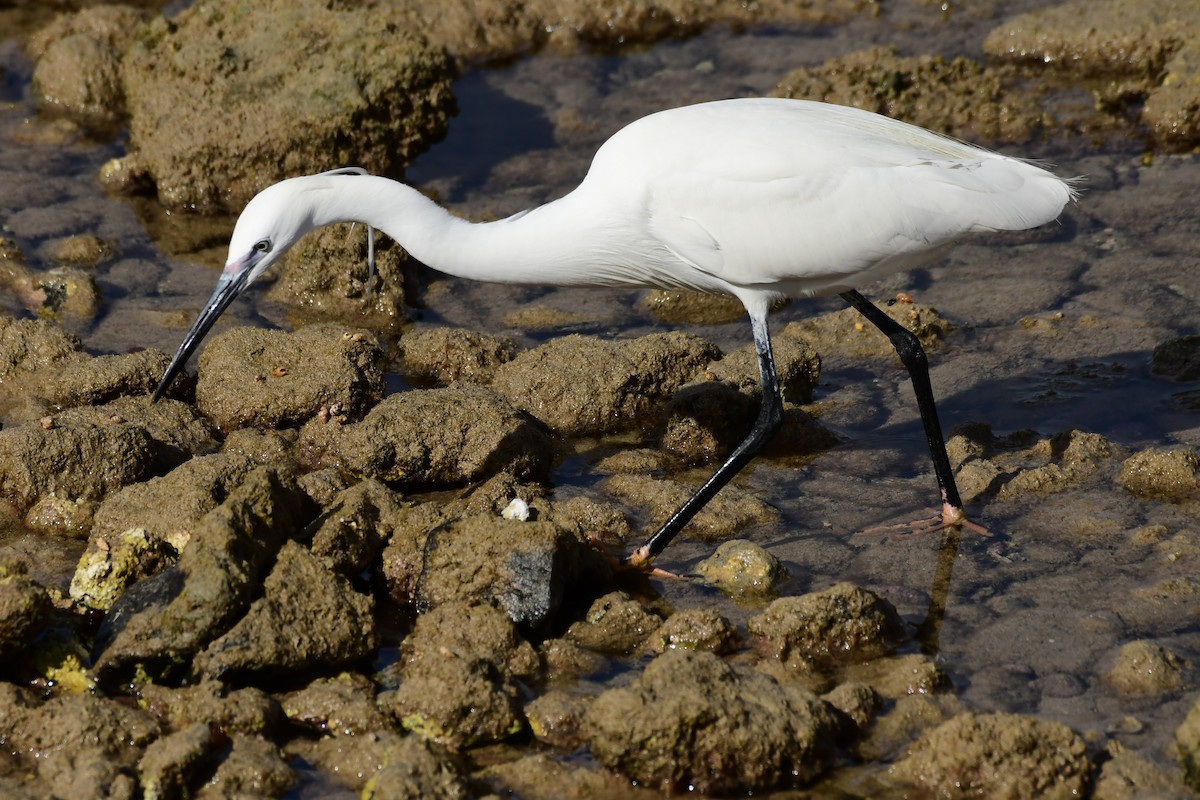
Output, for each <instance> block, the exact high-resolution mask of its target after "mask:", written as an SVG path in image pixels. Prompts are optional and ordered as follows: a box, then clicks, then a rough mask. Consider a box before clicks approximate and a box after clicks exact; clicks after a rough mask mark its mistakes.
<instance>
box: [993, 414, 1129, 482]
mask: <svg viewBox="0 0 1200 800" xmlns="http://www.w3.org/2000/svg"><path fill="white" fill-rule="evenodd" d="M1121 454H1122V453H1121V450H1120V448H1118V447H1117V446H1116V445H1114V444H1112V443H1111V442H1109V441H1108V440H1107V439H1105V438H1104V437H1103V436H1101V435H1099V434H1096V433H1087V432H1085V431H1080V430H1069V431H1065V432H1063V433H1059V434H1056V435H1054V436H1051V437H1048V438H1042V439H1039V440H1038V441H1037V442H1035V443H1034V445H1033V446H1032V447H1030V448H1028V449H1025V450H1020V451H1018V452H1016V453H1013V454H1011V456H1010V457H1009V459H1008V462H1009V463H1010V464H1029V463H1033V464H1039V466H1033V467H1027V468H1016V469H1015V470H1012V471H1009V470H1006V473H1007V474H1006V477H1005V479H1004V480H1003V485H1002V487H1001V489H1000V491H999V493H998V496H999V497H1019V496H1022V495H1024V494H1026V493H1031V492H1032V493H1036V494H1047V493H1050V492H1058V491H1062V490H1064V489H1068V488H1070V487H1072V486H1078V485H1080V484H1081V483H1082V482H1084V481H1085V480H1087V479H1088V478H1090V477H1091V476H1092V475H1094V474H1096V473H1098V472H1099V471H1100V470H1101V469H1103V468H1105V467H1106V466H1108V465H1110V464H1115V459H1116V458H1118V457H1120V455H1121ZM1002 461H1003V460H1002ZM1010 470H1011V468H1010Z"/></svg>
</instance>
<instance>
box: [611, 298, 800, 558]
mask: <svg viewBox="0 0 1200 800" xmlns="http://www.w3.org/2000/svg"><path fill="white" fill-rule="evenodd" d="M750 326H751V330H752V331H753V333H754V349H755V350H756V351H757V352H758V369H759V373H760V375H761V378H762V407H761V408H760V409H759V412H758V419H757V420H756V421H755V423H754V427H753V428H752V429H751V431H750V433H749V435H748V436H746V438H745V440H744V441H743V442H742V443H741V444H740V445H738V446H737V449H736V450H734V451H733V453H732V454H731V455H730V456H729V458H727V459H726V460H725V463H724V464H722V465H721V466H720V468H719V469H718V470H717V471H716V472H715V473H713V476H712V477H711V478H709V479H708V480H707V481H705V483H704V485H703V486H701V487H700V488H699V489H697V490H696V493H695V494H693V495H692V496H691V497H689V498H688V500H687V502H686V503H684V504H683V506H682V507H681V508H680V509H679V510H678V511H676V512H675V513H674V514H672V515H671V518H670V519H668V520H667V521H666V522H665V523H663V526H662V527H661V528H659V529H658V531H657V532H656V533H655V534H654V535H653V536H651V537H650V539H649V540H647V542H646V543H645V544H644V545H642V546H641V547H639V548H638V549H637V550H635V551H634V552H633V555H631V556H630V557H629V563H630V564H632V565H634V566H644V565H646V564H648V563H649V562H650V561H651V560H653V559H654V557H655V556H657V555H658V554H659V553H661V552H662V551H663V549H664V548H666V546H667V545H668V544H670V543H671V540H672V539H674V538H675V536H676V535H678V533H679V531H680V530H681V529H682V528H683V526H684V525H686V524H687V523H688V522H689V521H690V520H691V518H692V517H694V516H696V512H698V511H699V510H700V509H701V508H703V507H704V504H705V503H707V502H708V501H709V500H711V499H712V498H713V495H715V494H716V493H717V492H719V491H720V490H721V487H723V486H724V485H725V484H727V483H729V481H730V479H732V478H733V476H734V475H736V474H737V473H738V471H739V470H741V468H742V467H744V466H746V464H747V463H748V462H749V461H750V459H752V458H754V456H755V454H756V453H758V451H759V450H761V449H762V447H763V445H765V444H766V443H767V442H768V441H770V440H771V437H772V436H774V435H775V433H776V432H777V431H778V430H779V427H780V426H781V425H782V424H783V397H782V396H781V395H780V393H779V379H778V378H777V377H776V375H775V358H774V356H772V355H771V337H770V333H769V331H768V330H767V317H766V311H765V310H764V311H763V312H762V314H761V317H760V316H759V315H755V314H753V313H752V314H751V316H750Z"/></svg>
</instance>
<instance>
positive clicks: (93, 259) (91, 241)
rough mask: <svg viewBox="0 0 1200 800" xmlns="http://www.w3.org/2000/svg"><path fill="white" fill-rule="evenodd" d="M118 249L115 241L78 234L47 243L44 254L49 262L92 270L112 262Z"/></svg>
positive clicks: (92, 235) (87, 234) (93, 235)
mask: <svg viewBox="0 0 1200 800" xmlns="http://www.w3.org/2000/svg"><path fill="white" fill-rule="evenodd" d="M117 248H118V244H117V243H116V242H114V241H110V240H107V239H101V238H100V237H99V236H96V235H95V234H91V233H78V234H72V235H71V236H65V237H63V238H62V239H54V240H52V241H50V242H47V243H46V244H45V245H44V246H43V248H42V252H44V253H45V256H46V259H47V260H49V261H56V262H58V263H60V264H66V265H69V266H75V267H83V268H84V269H92V268H95V267H98V266H100V265H101V264H105V263H107V262H109V261H111V260H112V258H113V256H114V255H115V254H116V252H117Z"/></svg>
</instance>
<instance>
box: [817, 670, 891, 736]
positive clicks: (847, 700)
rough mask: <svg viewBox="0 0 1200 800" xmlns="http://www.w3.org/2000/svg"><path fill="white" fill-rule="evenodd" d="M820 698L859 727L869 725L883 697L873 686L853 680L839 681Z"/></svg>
mask: <svg viewBox="0 0 1200 800" xmlns="http://www.w3.org/2000/svg"><path fill="white" fill-rule="evenodd" d="M821 699H822V700H824V701H825V702H826V703H829V705H831V706H833V707H834V708H836V709H837V710H838V711H840V712H842V713H843V714H845V715H846V716H847V717H849V718H850V720H851V721H852V722H853V723H854V724H855V725H857V726H858V728H859V729H865V728H866V727H867V726H869V725H870V724H871V721H872V720H874V719H875V713H876V712H877V711H879V709H880V708H881V707H882V706H883V698H882V697H880V696H879V693H878V692H876V691H875V689H874V688H872V687H871V686H868V685H867V684H865V683H857V682H855V681H846V682H845V683H839V684H838V685H837V686H835V687H834V688H833V689H831V690H830V691H828V692H826V693H825V694H823V695H821Z"/></svg>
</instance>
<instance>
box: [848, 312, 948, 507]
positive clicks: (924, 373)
mask: <svg viewBox="0 0 1200 800" xmlns="http://www.w3.org/2000/svg"><path fill="white" fill-rule="evenodd" d="M839 296H840V297H841V298H842V299H843V300H845V301H846V302H847V303H849V304H850V305H851V306H853V307H854V309H855V310H857V311H858V312H859V313H860V314H862V315H863V316H864V317H866V318H867V319H868V320H870V322H871V324H872V325H874V326H875V327H876V328H878V329H879V330H881V331H883V333H884V335H885V336H887V337H888V339H889V340H890V341H891V343H892V347H894V348H896V354H897V355H898V356H900V360H901V361H903V362H904V367H905V369H907V370H908V377H909V378H910V379H911V380H912V385H913V392H914V393H916V395H917V408H918V409H919V410H920V412H921V424H922V425H923V426H924V428H925V440H926V441H927V442H928V443H929V455H930V456H931V457H932V458H933V471H934V473H935V474H936V475H937V482H938V489H940V490H941V493H942V503H943V504H944V505H949V506H952V507H953V508H954V509H955V510H956V511H958V512H961V511H962V498H961V497H960V496H959V494H958V484H956V483H955V482H954V472H953V470H952V469H951V468H950V456H949V455H947V453H946V441H945V440H944V439H943V438H942V426H941V424H940V423H939V422H938V415H937V406H936V404H935V403H934V400H933V386H932V385H931V384H930V383H929V359H928V358H926V356H925V350H924V349H923V348H922V347H921V342H920V341H919V340H918V339H917V337H916V335H915V334H913V332H912V331H910V330H908V329H907V328H905V327H904V326H902V325H901V324H900V323H898V322H896V321H895V320H894V319H892V318H891V317H889V316H888V315H887V314H885V313H883V311H881V310H880V309H879V308H878V307H877V306H875V305H874V304H873V303H871V301H870V300H868V299H867V298H865V297H863V296H862V295H861V294H859V293H858V292H856V291H853V290H852V291H849V292H843V293H842V294H841V295H839Z"/></svg>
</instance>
